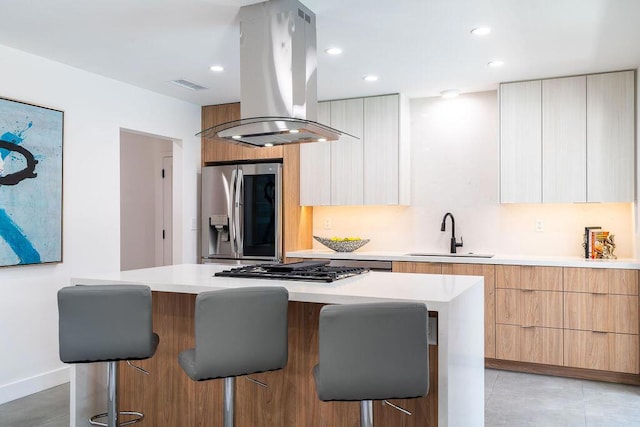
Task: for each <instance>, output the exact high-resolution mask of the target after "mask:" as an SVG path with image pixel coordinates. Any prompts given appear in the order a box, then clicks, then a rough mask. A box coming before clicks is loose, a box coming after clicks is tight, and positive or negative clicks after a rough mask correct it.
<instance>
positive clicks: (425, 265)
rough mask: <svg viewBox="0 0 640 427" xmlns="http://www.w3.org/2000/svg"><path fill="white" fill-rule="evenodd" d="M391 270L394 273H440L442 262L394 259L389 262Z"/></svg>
mask: <svg viewBox="0 0 640 427" xmlns="http://www.w3.org/2000/svg"><path fill="white" fill-rule="evenodd" d="M391 270H392V271H393V272H394V273H422V274H442V264H441V263H439V262H404V261H394V262H393V263H392V264H391Z"/></svg>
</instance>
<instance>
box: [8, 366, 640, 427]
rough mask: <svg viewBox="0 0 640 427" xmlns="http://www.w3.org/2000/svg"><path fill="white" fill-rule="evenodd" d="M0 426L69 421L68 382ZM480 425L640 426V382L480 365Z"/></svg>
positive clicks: (24, 404)
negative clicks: (482, 386) (482, 368)
mask: <svg viewBox="0 0 640 427" xmlns="http://www.w3.org/2000/svg"><path fill="white" fill-rule="evenodd" d="M0 426H1V427H68V426H69V384H63V385H61V386H58V387H54V388H51V389H49V390H45V391H42V392H40V393H36V394H34V395H31V396H27V397H25V398H22V399H18V400H15V401H13V402H9V403H6V404H4V405H0ZM485 426H487V427H493V426H510V427H521V426H522V427H528V426H536V427H538V426H540V427H555V426H569V427H574V426H581V427H618V426H619V427H622V426H624V427H632V426H638V427H640V387H636V386H627V385H619V384H608V383H599V382H595V381H586V380H574V379H569V378H556V377H547V376H543V375H533V374H521V373H515V372H506V371H497V370H492V369H487V370H485Z"/></svg>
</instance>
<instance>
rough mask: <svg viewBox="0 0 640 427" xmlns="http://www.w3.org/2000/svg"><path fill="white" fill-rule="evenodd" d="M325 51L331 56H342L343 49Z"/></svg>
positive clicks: (336, 48) (333, 48)
mask: <svg viewBox="0 0 640 427" xmlns="http://www.w3.org/2000/svg"><path fill="white" fill-rule="evenodd" d="M324 51H325V52H326V53H328V54H329V55H340V54H341V53H342V49H340V48H339V47H330V48H328V49H325V50H324Z"/></svg>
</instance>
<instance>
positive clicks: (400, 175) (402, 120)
mask: <svg viewBox="0 0 640 427" xmlns="http://www.w3.org/2000/svg"><path fill="white" fill-rule="evenodd" d="M404 109H407V110H408V100H406V99H405V98H403V97H401V96H400V95H397V94H396V95H384V96H374V97H369V98H354V99H345V100H337V101H325V102H321V103H319V104H318V114H319V117H318V121H319V122H320V123H323V124H326V125H329V126H331V127H333V128H335V129H338V130H340V131H344V132H347V133H349V134H352V135H354V136H356V137H359V139H356V138H352V137H350V136H343V137H342V138H340V140H339V141H331V142H324V143H316V142H314V143H308V144H302V145H301V146H300V204H301V205H308V206H321V205H334V206H338V205H341V206H346V205H398V204H409V197H410V189H409V182H410V170H409V164H410V152H409V149H410V145H409V139H408V134H407V131H406V130H404V131H403V129H408V128H409V126H408V124H407V123H406V121H407V120H408V115H406V114H404V113H402V114H401V112H402V111H403V110H404Z"/></svg>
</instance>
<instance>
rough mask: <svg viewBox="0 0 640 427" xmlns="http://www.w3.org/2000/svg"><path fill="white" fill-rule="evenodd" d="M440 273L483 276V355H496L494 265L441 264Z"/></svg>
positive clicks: (491, 356) (490, 356) (489, 356)
mask: <svg viewBox="0 0 640 427" xmlns="http://www.w3.org/2000/svg"><path fill="white" fill-rule="evenodd" d="M442 274H453V275H466V276H483V277H484V357H488V358H494V357H496V273H495V266H493V265H482V264H443V265H442Z"/></svg>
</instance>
